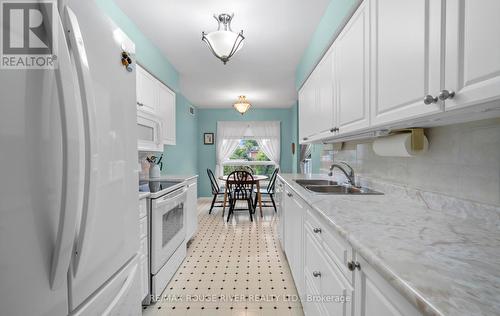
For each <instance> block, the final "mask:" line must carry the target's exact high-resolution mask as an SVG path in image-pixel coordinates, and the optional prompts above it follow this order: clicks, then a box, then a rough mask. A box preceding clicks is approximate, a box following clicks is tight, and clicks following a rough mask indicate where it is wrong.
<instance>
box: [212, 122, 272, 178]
mask: <svg viewBox="0 0 500 316" xmlns="http://www.w3.org/2000/svg"><path fill="white" fill-rule="evenodd" d="M216 138H217V141H216V148H217V149H216V150H217V165H216V167H215V172H216V175H217V176H221V175H223V173H224V167H223V163H224V162H225V161H226V160H228V159H229V157H231V154H232V153H233V152H234V150H235V149H236V148H237V147H238V143H239V140H240V139H245V138H246V139H255V140H256V141H257V143H258V144H259V147H260V148H261V149H262V151H263V152H264V154H266V156H267V157H268V158H269V159H270V160H271V161H272V162H274V164H276V166H277V167H278V166H279V163H280V152H281V150H280V149H281V147H280V146H281V144H280V139H281V135H280V122H279V121H247V122H241V121H220V122H217V136H216Z"/></svg>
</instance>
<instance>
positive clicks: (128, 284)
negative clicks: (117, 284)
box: [102, 264, 137, 316]
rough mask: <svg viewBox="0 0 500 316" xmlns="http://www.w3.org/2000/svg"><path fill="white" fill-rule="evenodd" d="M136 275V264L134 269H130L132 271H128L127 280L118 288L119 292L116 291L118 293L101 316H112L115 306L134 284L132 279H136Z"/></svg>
mask: <svg viewBox="0 0 500 316" xmlns="http://www.w3.org/2000/svg"><path fill="white" fill-rule="evenodd" d="M136 274H137V264H135V265H134V267H133V268H132V271H130V273H129V275H128V276H127V279H125V282H123V285H122V287H121V288H120V291H118V293H117V294H116V296H115V297H114V298H113V300H112V301H111V303H109V305H108V307H107V308H106V309H105V310H104V311H103V312H102V315H103V316H107V315H111V314H113V311H115V310H116V306H117V305H118V304H119V303H120V301H121V300H122V299H123V295H124V294H125V293H127V292H129V290H130V287H131V286H132V284H133V282H134V278H135V277H136Z"/></svg>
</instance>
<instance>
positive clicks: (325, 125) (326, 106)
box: [314, 47, 335, 133]
mask: <svg viewBox="0 0 500 316" xmlns="http://www.w3.org/2000/svg"><path fill="white" fill-rule="evenodd" d="M332 51H333V47H332V48H331V49H330V50H329V51H328V52H327V53H326V55H325V56H324V57H323V59H322V60H321V62H320V63H319V65H318V82H317V83H316V85H317V89H318V104H317V107H316V109H315V111H314V115H315V118H316V119H315V120H314V123H315V124H314V127H315V131H316V132H317V133H325V132H326V133H330V130H331V129H333V128H334V125H335V124H334V104H333V68H332V66H333V58H332Z"/></svg>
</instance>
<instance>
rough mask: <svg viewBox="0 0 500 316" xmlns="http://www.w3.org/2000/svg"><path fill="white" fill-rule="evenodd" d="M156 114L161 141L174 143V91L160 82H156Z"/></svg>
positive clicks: (169, 143)
mask: <svg viewBox="0 0 500 316" xmlns="http://www.w3.org/2000/svg"><path fill="white" fill-rule="evenodd" d="M158 88H159V95H160V97H159V99H160V102H159V106H158V116H159V118H160V122H161V135H162V143H163V144H165V145H175V93H174V92H173V91H172V90H170V89H169V88H168V87H167V86H165V85H164V84H162V83H160V82H159V83H158Z"/></svg>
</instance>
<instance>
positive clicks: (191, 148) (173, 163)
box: [96, 0, 198, 175]
mask: <svg viewBox="0 0 500 316" xmlns="http://www.w3.org/2000/svg"><path fill="white" fill-rule="evenodd" d="M96 3H97V4H98V6H99V7H100V8H101V9H102V10H103V11H104V12H105V13H106V14H107V15H108V16H109V17H110V18H111V19H112V20H113V21H114V22H115V23H116V24H117V25H118V27H120V28H121V29H122V30H123V31H124V32H125V33H126V34H127V35H128V36H129V37H130V39H131V40H132V41H134V43H135V45H136V58H137V61H138V62H139V63H140V64H141V65H142V66H144V68H146V69H147V70H148V71H149V72H151V73H152V74H153V75H154V76H155V77H156V78H158V79H159V80H161V81H162V82H163V83H164V84H166V85H167V86H169V87H170V88H171V89H172V90H174V91H175V92H176V145H175V146H165V149H164V153H163V154H164V157H163V159H164V160H163V161H164V163H165V164H164V168H163V173H164V174H174V175H175V174H182V175H185V174H198V172H197V160H198V159H197V150H196V149H197V146H196V144H197V132H198V128H197V117H196V115H195V116H192V115H191V114H189V112H188V111H189V107H190V106H191V104H189V101H188V100H187V99H186V98H185V97H184V96H183V95H182V94H181V93H180V92H179V74H178V72H177V70H175V68H174V67H173V66H172V64H171V63H170V62H169V61H168V60H167V59H166V58H165V56H164V55H163V53H162V52H161V51H160V49H158V47H156V46H155V45H154V44H153V43H152V42H151V41H150V40H149V39H148V38H147V37H146V36H145V35H144V34H143V33H142V32H141V31H140V30H139V28H138V27H137V26H136V25H135V24H134V22H132V21H131V20H130V18H129V17H128V16H127V15H126V14H125V13H124V12H123V11H122V10H121V9H120V8H119V7H118V6H117V5H116V4H115V3H114V2H113V1H112V0H96Z"/></svg>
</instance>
